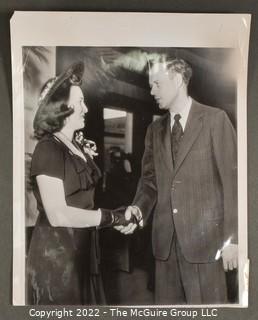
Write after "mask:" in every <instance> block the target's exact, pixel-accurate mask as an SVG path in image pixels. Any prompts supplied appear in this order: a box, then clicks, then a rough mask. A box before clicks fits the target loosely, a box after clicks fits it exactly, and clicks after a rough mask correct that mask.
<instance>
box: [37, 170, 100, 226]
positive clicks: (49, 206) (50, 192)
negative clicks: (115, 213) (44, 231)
mask: <svg viewBox="0 0 258 320" xmlns="http://www.w3.org/2000/svg"><path fill="white" fill-rule="evenodd" d="M36 179H37V183H38V187H39V192H40V196H41V199H42V203H43V206H44V209H45V212H46V214H47V217H48V220H49V222H50V224H51V225H52V226H53V227H71V228H85V227H95V226H99V224H100V220H101V211H100V210H86V209H79V208H75V207H71V206H68V205H67V204H66V201H65V192H64V185H63V181H62V180H61V179H58V178H53V177H50V176H46V175H38V176H37V177H36Z"/></svg>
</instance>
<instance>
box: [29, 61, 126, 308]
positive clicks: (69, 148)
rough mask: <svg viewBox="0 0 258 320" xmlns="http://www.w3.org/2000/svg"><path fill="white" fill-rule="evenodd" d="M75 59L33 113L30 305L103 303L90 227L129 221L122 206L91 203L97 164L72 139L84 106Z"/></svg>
mask: <svg viewBox="0 0 258 320" xmlns="http://www.w3.org/2000/svg"><path fill="white" fill-rule="evenodd" d="M83 72H84V65H83V64H82V63H76V64H74V65H72V66H71V67H70V68H69V69H67V70H66V71H65V72H63V73H62V74H61V75H59V76H58V77H56V78H53V79H50V80H49V81H48V82H47V84H46V85H45V87H44V88H43V90H42V93H41V95H40V98H39V108H38V110H37V113H36V115H35V118H34V130H35V136H36V137H37V138H38V139H39V142H38V144H37V146H36V148H35V151H34V154H33V158H32V165H31V178H32V183H33V190H34V194H35V197H36V199H37V207H38V211H39V217H38V220H37V223H36V226H35V229H34V231H33V235H32V239H31V243H30V247H29V251H28V256H27V301H28V304H45V305H49V304H55V305H58V304H62V305H65V304H68V305H74V304H77V305H81V304H104V303H105V297H104V293H103V289H102V282H101V278H100V275H99V272H98V250H97V248H98V246H97V232H96V228H95V227H100V228H101V227H108V226H115V225H120V224H128V221H125V219H124V213H123V212H119V211H110V210H105V209H98V210H94V209H93V208H94V202H93V198H94V188H95V186H96V183H97V182H98V179H99V178H100V171H99V169H98V167H97V166H96V164H95V163H94V161H93V159H92V152H94V150H93V151H92V150H91V149H90V148H88V147H87V146H83V144H80V142H81V139H79V140H78V141H79V142H76V141H75V139H74V137H75V134H76V131H77V130H79V129H82V128H83V127H84V115H85V113H87V107H86V105H85V103H84V96H83V93H82V90H81V88H80V84H81V80H82V76H83Z"/></svg>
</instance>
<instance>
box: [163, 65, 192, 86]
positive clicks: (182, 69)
mask: <svg viewBox="0 0 258 320" xmlns="http://www.w3.org/2000/svg"><path fill="white" fill-rule="evenodd" d="M165 63H166V68H167V70H168V71H173V72H177V73H180V74H181V75H182V78H183V81H184V83H185V84H186V85H188V84H189V81H190V79H191V77H192V74H193V71H192V68H191V67H190V65H189V64H188V63H187V62H186V61H185V60H183V59H173V60H167V61H166V62H165Z"/></svg>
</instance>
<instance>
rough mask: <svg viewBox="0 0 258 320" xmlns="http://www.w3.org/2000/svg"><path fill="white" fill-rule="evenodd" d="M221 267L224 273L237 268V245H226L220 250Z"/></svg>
mask: <svg viewBox="0 0 258 320" xmlns="http://www.w3.org/2000/svg"><path fill="white" fill-rule="evenodd" d="M221 255H222V260H223V267H224V270H225V271H229V270H233V269H236V268H237V266H238V245H237V244H228V245H227V246H226V247H225V248H223V250H222V254H221Z"/></svg>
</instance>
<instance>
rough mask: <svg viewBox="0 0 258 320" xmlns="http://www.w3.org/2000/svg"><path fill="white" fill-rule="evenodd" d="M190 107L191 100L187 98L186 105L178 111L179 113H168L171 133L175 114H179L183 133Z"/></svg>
mask: <svg viewBox="0 0 258 320" xmlns="http://www.w3.org/2000/svg"><path fill="white" fill-rule="evenodd" d="M191 105H192V98H190V97H189V98H188V100H187V104H186V105H185V106H184V107H183V108H182V109H181V110H180V112H176V113H175V112H172V111H170V115H171V117H170V119H171V120H170V128H171V131H172V128H173V125H174V122H175V119H174V116H175V115H176V114H180V116H181V118H180V120H179V122H180V124H181V126H182V128H183V131H185V126H186V122H187V119H188V115H189V112H190V109H191Z"/></svg>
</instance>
